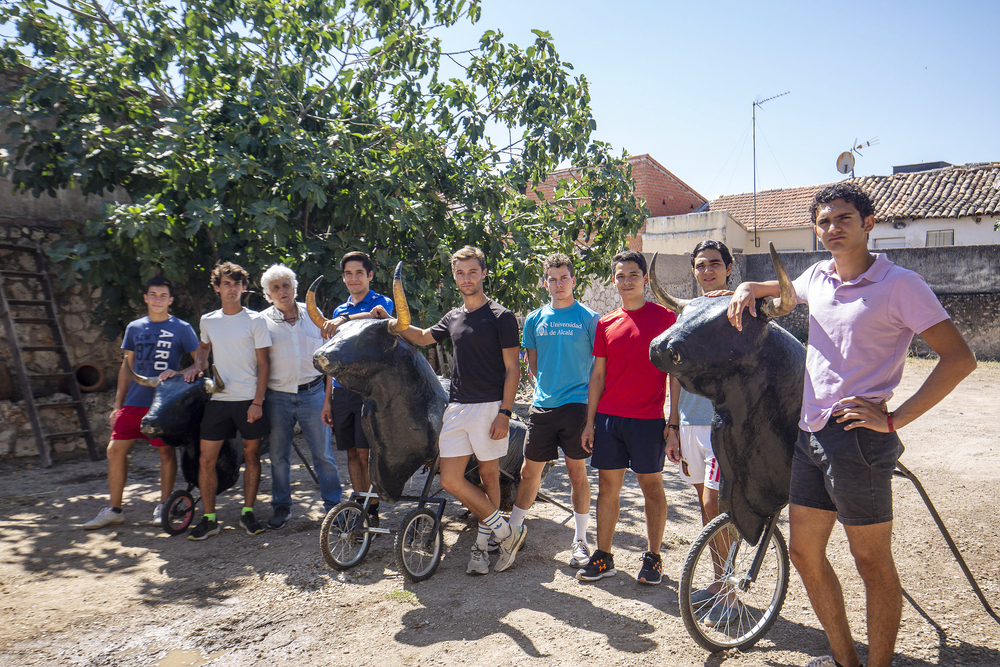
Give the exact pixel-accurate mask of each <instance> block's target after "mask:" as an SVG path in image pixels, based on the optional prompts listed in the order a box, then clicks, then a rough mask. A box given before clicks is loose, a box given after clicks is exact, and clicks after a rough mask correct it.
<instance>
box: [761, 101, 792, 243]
mask: <svg viewBox="0 0 1000 667" xmlns="http://www.w3.org/2000/svg"><path fill="white" fill-rule="evenodd" d="M791 92H792V91H790V90H786V91H785V92H783V93H779V94H777V95H772V96H771V97H768V98H767V99H763V100H762V99H760V98H759V97H758V98H757V99H756V100H754V101H753V245H754V247H755V248H759V247H760V239H759V238H758V237H757V107H759V106H761V105H762V104H764V102H770V101H771V100H774V99H777V98H779V97H784V96H785V95H788V94H789V93H791Z"/></svg>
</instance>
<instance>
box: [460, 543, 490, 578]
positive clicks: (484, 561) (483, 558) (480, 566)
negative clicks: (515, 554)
mask: <svg viewBox="0 0 1000 667" xmlns="http://www.w3.org/2000/svg"><path fill="white" fill-rule="evenodd" d="M465 573H466V574H489V573H490V555H489V554H488V553H486V552H485V551H483V550H482V549H477V548H476V545H472V558H470V559H469V566H468V567H467V568H465Z"/></svg>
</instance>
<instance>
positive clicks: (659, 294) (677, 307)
mask: <svg viewBox="0 0 1000 667" xmlns="http://www.w3.org/2000/svg"><path fill="white" fill-rule="evenodd" d="M659 256H660V253H658V252H654V253H653V261H651V262H650V263H649V288H650V289H651V290H653V296H655V297H656V300H657V301H659V302H660V303H661V304H662V305H663V307H664V308H669V309H670V310H672V311H674V312H675V313H677V314H678V315H679V314H680V312H681V311H682V310H684V306H686V305H688V304H689V303H691V300H690V299H678V298H677V297H674V296H671V295H670V294H668V293H667V292H666V291H665V290H664V289H663V288H662V287H660V281H659V279H657V277H656V259H657V257H659Z"/></svg>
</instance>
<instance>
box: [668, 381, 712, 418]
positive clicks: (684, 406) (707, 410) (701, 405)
mask: <svg viewBox="0 0 1000 667" xmlns="http://www.w3.org/2000/svg"><path fill="white" fill-rule="evenodd" d="M677 411H678V412H679V413H680V418H681V424H686V425H688V426H708V425H710V424H711V423H712V418H713V417H715V406H713V405H712V401H710V400H708V399H707V398H705V397H704V396H698V395H697V394H692V393H691V392H689V391H687V390H686V389H681V395H680V398H679V399H678V400H677Z"/></svg>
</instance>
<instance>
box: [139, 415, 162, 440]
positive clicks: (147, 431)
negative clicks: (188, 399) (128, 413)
mask: <svg viewBox="0 0 1000 667" xmlns="http://www.w3.org/2000/svg"><path fill="white" fill-rule="evenodd" d="M139 432H141V433H142V434H143V435H144V436H146V437H147V438H159V437H161V436H163V429H162V428H160V423H159V421H158V420H155V419H150V418H149V417H148V416H146V417H143V418H142V421H141V422H139Z"/></svg>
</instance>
